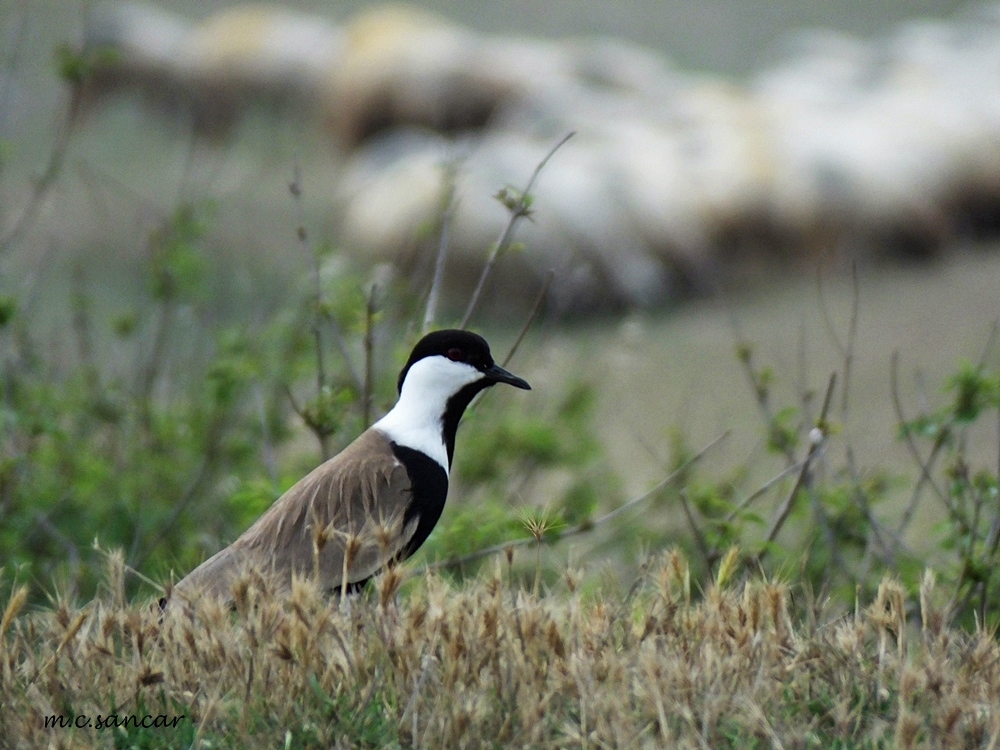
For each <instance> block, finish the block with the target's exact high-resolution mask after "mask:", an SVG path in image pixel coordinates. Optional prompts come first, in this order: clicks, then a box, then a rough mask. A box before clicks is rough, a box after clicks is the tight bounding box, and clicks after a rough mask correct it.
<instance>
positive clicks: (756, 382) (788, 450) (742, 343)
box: [720, 297, 795, 465]
mask: <svg viewBox="0 0 1000 750" xmlns="http://www.w3.org/2000/svg"><path fill="white" fill-rule="evenodd" d="M720 299H721V300H722V303H723V305H724V306H725V308H726V312H727V314H728V316H729V325H730V327H731V328H732V330H733V337H734V338H735V339H736V358H737V359H738V360H739V362H740V365H741V366H742V368H743V374H744V375H746V378H747V382H748V383H749V384H750V387H751V388H752V389H753V393H754V400H755V401H756V403H757V408H758V409H759V410H760V413H761V416H762V417H763V418H764V422H765V424H766V426H767V429H768V430H770V429H771V427H772V425H773V424H774V413H773V412H772V411H771V401H770V398H769V396H768V388H767V387H766V386H765V385H764V384H763V383H761V381H760V378H759V377H758V375H757V372H756V371H755V370H754V365H753V347H752V346H751V344H750V341H749V340H748V339H747V338H746V336H745V335H744V333H743V328H742V326H741V325H740V321H739V319H738V318H737V317H736V312H735V311H734V310H733V308H732V307H731V306H730V305H729V303H728V301H727V300H726V299H725V298H724V297H721V298H720ZM783 453H784V455H785V459H786V460H787V461H788V463H789V465H791V464H794V463H795V451H794V449H793V448H792V447H791V446H785V448H784V450H783Z"/></svg>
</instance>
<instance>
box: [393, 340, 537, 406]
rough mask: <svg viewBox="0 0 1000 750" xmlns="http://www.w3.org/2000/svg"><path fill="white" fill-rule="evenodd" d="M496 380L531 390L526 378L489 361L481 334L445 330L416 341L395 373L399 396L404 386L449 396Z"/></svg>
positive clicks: (484, 385) (475, 391)
mask: <svg viewBox="0 0 1000 750" xmlns="http://www.w3.org/2000/svg"><path fill="white" fill-rule="evenodd" d="M497 383H507V384H508V385H512V386H514V387H515V388H523V389H524V390H531V386H530V385H528V383H527V381H525V380H523V379H522V378H519V377H517V376H516V375H513V374H511V373H510V372H508V371H507V370H505V369H504V368H502V367H501V366H500V365H498V364H497V363H496V362H494V361H493V356H492V355H491V354H490V345H489V344H487V343H486V339H484V338H483V337H482V336H479V335H478V334H475V333H472V332H471V331H460V330H455V329H448V330H443V331H434V332H433V333H429V334H427V335H426V336H424V337H423V338H422V339H420V341H418V342H417V345H416V346H415V347H413V351H412V352H411V353H410V358H409V359H408V360H407V362H406V366H405V367H403V370H402V372H400V373H399V382H398V383H397V386H398V388H399V393H400V395H402V393H403V388H404V387H407V388H408V389H409V388H410V387H412V388H413V389H414V390H420V391H433V392H438V393H442V394H447V396H448V397H450V396H453V395H455V394H457V393H458V392H459V391H462V390H463V389H465V388H469V387H473V386H474V388H473V393H472V395H475V394H476V393H478V392H479V391H481V390H482V389H484V388H489V387H490V386H491V385H496V384H497Z"/></svg>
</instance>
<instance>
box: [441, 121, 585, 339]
mask: <svg viewBox="0 0 1000 750" xmlns="http://www.w3.org/2000/svg"><path fill="white" fill-rule="evenodd" d="M574 135H576V133H575V132H573V131H571V132H569V133H567V134H566V135H565V136H563V137H562V138H561V139H560V140H559V142H558V143H557V144H556V145H555V146H553V147H552V148H551V149H550V150H549V152H548V153H547V154H546V155H545V157H544V158H543V159H542V160H541V161H540V162H538V166H537V167H535V171H534V172H532V173H531V179H529V180H528V184H527V185H526V186H525V188H524V190H523V191H521V193H520V194H519V195H516V196H512V198H513V200H512V201H511V202H510V203H509V204H508V209H509V211H510V221H508V222H507V226H506V227H504V230H503V231H502V232H501V233H500V239H498V240H497V242H496V244H495V245H494V246H493V250H492V251H491V252H490V255H489V257H488V258H487V259H486V265H485V266H484V267H483V272H482V273H481V274H480V275H479V281H478V283H477V284H476V289H475V291H473V293H472V298H471V299H470V300H469V306H468V307H467V308H466V309H465V315H463V316H462V322H461V323H460V324H459V326H458V327H459V328H466V327H467V326H468V325H469V320H470V319H471V318H472V313H473V312H475V309H476V305H478V304H479V298H480V296H481V295H482V293H483V288H484V287H485V286H486V280H487V279H488V278H489V277H490V274H491V273H492V272H493V266H494V265H496V262H497V258H499V257H500V255H501V253H503V252H504V251H505V250H506V249H507V248H508V247H509V245H510V243H511V240H512V239H513V236H514V229H515V227H516V226H517V224H518V222H519V221H520V220H521V219H523V218H525V217H527V216H529V215H530V214H531V211H530V208H529V206H530V203H531V189H532V188H533V187H534V185H535V180H537V179H538V175H539V174H540V173H541V171H542V169H544V167H545V165H546V164H548V161H549V159H551V158H552V156H553V155H554V154H555V153H556V151H558V150H559V149H560V148H562V146H563V144H565V143H566V141H568V140H569V139H570V138H572V137H573V136H574Z"/></svg>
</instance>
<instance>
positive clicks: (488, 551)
mask: <svg viewBox="0 0 1000 750" xmlns="http://www.w3.org/2000/svg"><path fill="white" fill-rule="evenodd" d="M729 434H730V433H729V431H728V430H727V431H726V432H723V433H722V434H721V435H719V436H718V437H717V438H715V439H714V440H713V441H712V442H710V443H709V444H708V445H706V446H705V447H704V448H702V449H701V450H700V451H698V452H697V453H696V454H695V455H693V456H692V457H691V458H689V459H688V460H687V461H685V462H684V463H683V464H681V465H680V466H678V467H677V468H676V469H674V470H673V471H672V472H671V473H670V474H668V475H667V477H666V478H665V479H663V480H661V481H660V482H658V483H657V484H656V486H654V487H653V488H651V489H649V490H647V491H646V492H644V493H642V494H641V495H637V496H636V497H633V498H632V499H631V500H628V501H627V502H626V503H624V504H623V505H620V506H618V507H617V508H615V509H614V510H612V511H610V512H608V513H605V514H604V515H603V516H601V517H600V518H597V519H594V520H586V521H582V522H581V523H579V524H577V525H576V526H573V527H572V528H570V529H568V530H566V531H563V532H562V533H560V534H559V535H558V536H555V537H553V538H551V539H549V538H548V537H546V541H548V542H549V543H552V542H556V541H561V540H562V539H566V538H567V537H571V536H576V535H578V534H584V533H587V532H590V531H593V530H594V529H596V528H598V527H600V526H604V525H605V524H607V523H610V522H611V521H613V520H614V519H616V518H618V516H620V515H622V514H623V513H626V512H628V511H629V510H631V509H632V508H634V507H635V506H636V505H638V504H639V503H641V502H644V501H646V500H648V499H649V498H651V497H653V496H654V495H656V494H657V493H659V492H660V491H661V490H663V489H664V488H665V487H667V486H669V485H670V484H672V483H674V482H675V481H677V479H678V478H680V477H683V476H684V475H685V474H686V473H687V471H688V470H689V469H690V468H691V467H692V466H694V465H695V464H696V463H697V462H698V461H700V460H701V459H702V458H704V456H705V454H706V453H708V452H709V451H710V450H711V449H712V448H714V447H715V446H716V445H718V444H719V443H721V442H722V441H723V440H724V439H725V438H727V437H729ZM536 543H537V542H536V539H535V537H533V536H529V537H519V538H518V539H511V540H509V541H506V542H500V543H499V544H494V545H491V546H489V547H484V548H483V549H481V550H476V551H475V552H470V553H468V554H466V555H461V556H459V557H453V558H449V559H448V560H442V561H440V562H434V563H428V564H427V565H424V566H423V567H421V568H418V569H417V570H416V571H415V574H416V575H421V574H423V573H426V572H428V571H431V570H454V569H455V568H461V567H462V566H463V565H465V564H467V563H470V562H474V561H475V560H479V559H481V558H483V557H489V556H490V555H495V554H496V553H498V552H504V551H506V550H514V549H516V548H518V547H524V546H526V545H529V544H536Z"/></svg>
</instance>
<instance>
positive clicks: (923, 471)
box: [890, 350, 950, 536]
mask: <svg viewBox="0 0 1000 750" xmlns="http://www.w3.org/2000/svg"><path fill="white" fill-rule="evenodd" d="M890 373H891V374H890V382H891V385H892V403H893V407H894V408H895V410H896V419H898V420H899V424H900V426H901V427H902V428H903V430H902V432H903V443H904V444H905V445H906V448H907V450H909V452H910V455H911V456H912V457H913V460H914V461H915V462H916V464H917V466H918V467H919V468H920V477H919V478H918V479H917V483H916V485H915V486H914V488H913V495H912V497H911V498H910V503H909V505H908V506H907V507H906V509H905V510H904V511H903V516H902V519H901V520H900V523H899V526H898V527H897V528H896V535H897V536H902V534H903V532H904V531H905V530H906V527H907V526H909V524H910V521H911V520H912V518H913V514H914V512H915V511H916V507H917V503H918V501H919V498H920V493H921V490H922V489H923V487H924V485H925V484H926V485H929V486H930V487H931V489H933V490H934V494H935V495H937V497H938V499H939V500H940V501H941V504H942V505H944V507H945V508H946V509H948V510H949V512H950V504H949V502H948V500H947V498H946V497H945V494H944V492H942V490H941V488H940V487H938V486H937V483H936V482H935V481H934V478H933V477H932V476H931V468H932V467H933V466H934V463H935V462H936V461H937V457H938V455H939V453H940V452H941V449H942V448H943V447H944V443H945V439H946V438H945V434H946V431H945V430H942V431H941V432H939V433H938V435H937V437H936V438H935V440H934V445H933V446H932V447H931V452H930V454H929V455H928V456H927V460H926V461H925V460H924V459H923V458H921V456H920V451H919V450H918V449H917V444H916V441H914V439H913V435H911V434H910V430H909V428H908V426H907V425H908V423H909V420H908V419H907V418H906V415H905V414H904V413H903V403H902V400H901V399H900V396H899V351H898V350H896V351H894V352H893V353H892V360H891V364H890Z"/></svg>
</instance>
